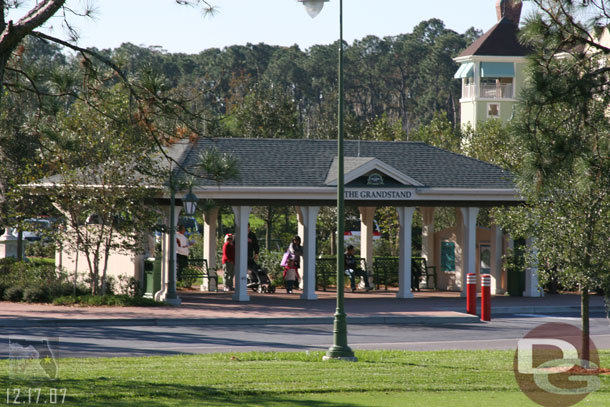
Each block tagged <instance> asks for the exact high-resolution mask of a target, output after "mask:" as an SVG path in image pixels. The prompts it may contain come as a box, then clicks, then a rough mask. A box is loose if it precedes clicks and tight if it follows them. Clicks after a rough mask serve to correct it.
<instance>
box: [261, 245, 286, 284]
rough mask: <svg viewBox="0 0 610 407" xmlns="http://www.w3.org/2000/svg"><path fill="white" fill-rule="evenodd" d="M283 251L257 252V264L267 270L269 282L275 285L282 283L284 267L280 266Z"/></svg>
mask: <svg viewBox="0 0 610 407" xmlns="http://www.w3.org/2000/svg"><path fill="white" fill-rule="evenodd" d="M283 255H284V253H283V252H273V251H267V250H261V251H260V253H259V254H258V265H259V266H260V267H262V268H264V269H266V270H267V272H268V273H269V279H270V280H271V283H272V284H273V285H274V286H276V287H281V286H283V285H284V269H283V267H282V266H280V262H281V261H282V256H283Z"/></svg>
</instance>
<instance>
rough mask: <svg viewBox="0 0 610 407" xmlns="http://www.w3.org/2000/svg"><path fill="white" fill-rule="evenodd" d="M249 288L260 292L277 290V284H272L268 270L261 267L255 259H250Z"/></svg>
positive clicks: (270, 292)
mask: <svg viewBox="0 0 610 407" xmlns="http://www.w3.org/2000/svg"><path fill="white" fill-rule="evenodd" d="M247 286H248V288H251V289H252V291H256V292H258V293H269V294H272V293H274V292H275V286H274V285H273V284H271V280H270V279H269V274H268V273H267V270H265V269H264V268H261V267H259V266H258V264H256V263H255V262H254V261H253V260H252V261H248V284H247Z"/></svg>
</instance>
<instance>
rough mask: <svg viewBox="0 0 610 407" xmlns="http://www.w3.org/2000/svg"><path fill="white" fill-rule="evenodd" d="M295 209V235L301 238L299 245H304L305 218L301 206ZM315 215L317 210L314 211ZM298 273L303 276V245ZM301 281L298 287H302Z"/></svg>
mask: <svg viewBox="0 0 610 407" xmlns="http://www.w3.org/2000/svg"><path fill="white" fill-rule="evenodd" d="M296 210H297V235H298V236H299V237H300V238H301V245H303V246H304V245H305V239H306V238H305V233H306V232H305V222H306V220H305V219H304V217H303V213H302V212H301V208H300V207H299V206H297V207H296ZM316 215H317V212H316ZM290 242H291V243H292V236H290ZM299 275H300V276H301V277H303V276H304V275H305V248H304V247H303V261H302V262H301V264H300V265H299ZM303 281H304V280H301V282H300V283H299V288H303Z"/></svg>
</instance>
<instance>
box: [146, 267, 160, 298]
mask: <svg viewBox="0 0 610 407" xmlns="http://www.w3.org/2000/svg"><path fill="white" fill-rule="evenodd" d="M143 285H144V289H145V292H144V297H145V298H153V297H154V295H155V293H156V292H157V291H159V290H160V289H161V259H156V258H154V257H149V258H147V259H144V284H143Z"/></svg>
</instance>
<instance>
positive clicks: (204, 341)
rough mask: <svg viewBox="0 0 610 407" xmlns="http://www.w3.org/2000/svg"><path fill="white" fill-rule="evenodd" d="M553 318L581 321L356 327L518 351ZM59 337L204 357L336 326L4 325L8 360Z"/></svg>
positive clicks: (389, 335) (305, 341)
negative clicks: (15, 343) (21, 343)
mask: <svg viewBox="0 0 610 407" xmlns="http://www.w3.org/2000/svg"><path fill="white" fill-rule="evenodd" d="M545 322H566V323H571V324H573V325H576V326H579V324H580V319H579V318H578V315H575V314H564V315H553V316H550V315H546V316H545V315H531V314H529V315H524V314H517V315H506V316H504V317H502V318H496V319H494V321H493V322H492V323H488V324H482V323H473V324H454V325H444V326H437V327H431V326H418V325H356V324H350V325H349V327H348V332H349V344H350V346H351V347H352V348H353V349H356V350H357V349H405V350H439V349H515V347H516V343H517V340H518V339H519V338H521V337H523V336H524V335H525V334H526V333H527V332H528V331H529V330H531V329H533V328H534V327H536V326H538V325H540V324H542V323H545ZM591 332H592V337H593V341H594V342H595V344H596V345H597V347H598V348H600V349H610V327H609V324H608V321H607V320H606V319H605V318H604V317H603V316H602V315H594V317H593V318H592V320H591ZM45 336H48V337H59V352H58V353H59V356H60V357H110V356H145V355H171V354H181V353H187V354H196V353H211V352H232V351H239V352H241V351H251V350H258V351H271V350H275V351H306V350H325V349H327V348H328V347H329V345H330V344H331V342H332V326H330V325H258V326H245V325H240V326H213V327H197V326H173V327H172V326H139V327H125V326H121V327H99V328H96V327H73V328H69V327H65V328H16V327H15V328H4V329H3V331H2V334H0V343H3V344H5V346H2V351H1V352H0V357H2V358H6V357H8V342H9V338H19V339H30V340H36V339H41V338H43V337H45Z"/></svg>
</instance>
